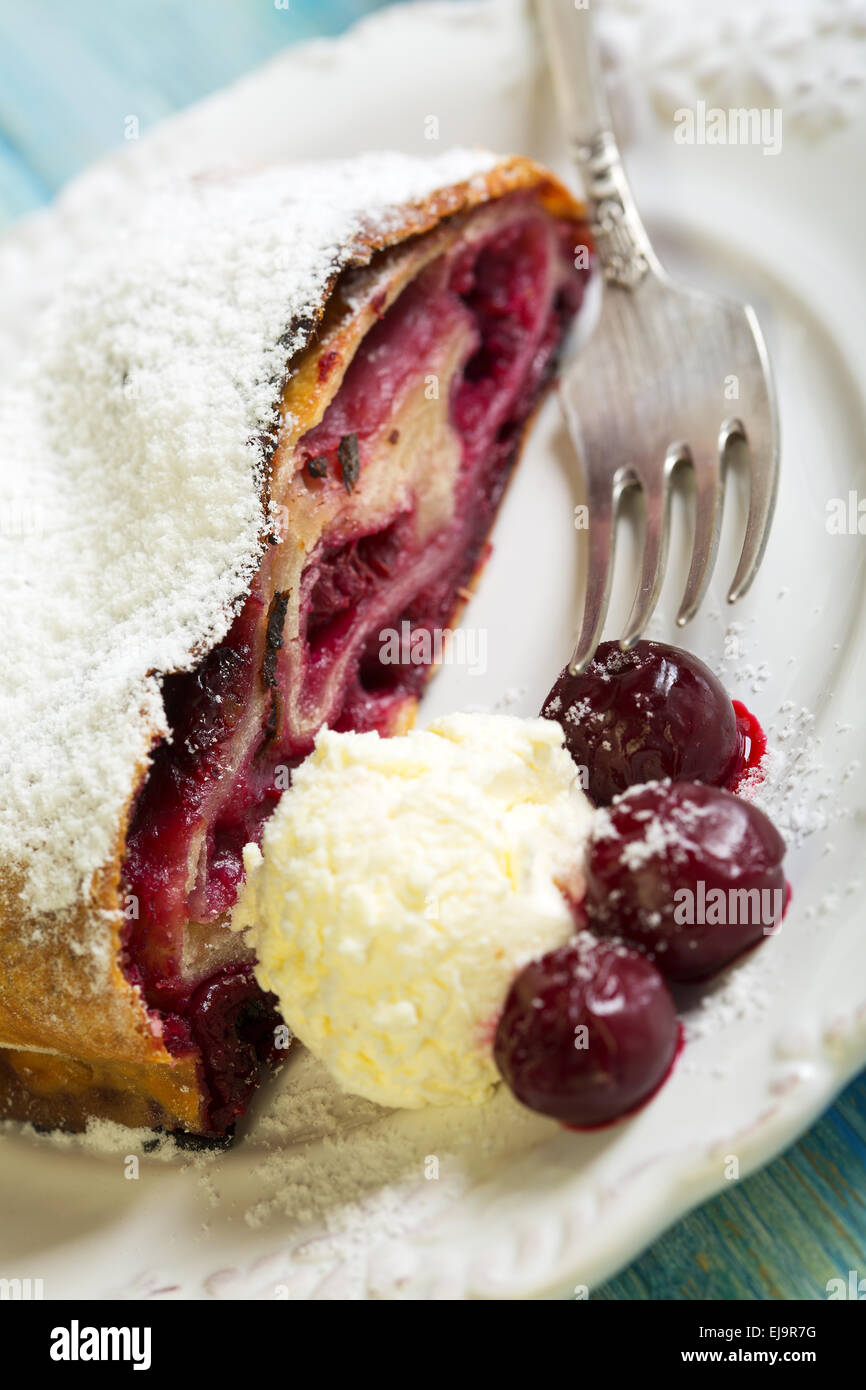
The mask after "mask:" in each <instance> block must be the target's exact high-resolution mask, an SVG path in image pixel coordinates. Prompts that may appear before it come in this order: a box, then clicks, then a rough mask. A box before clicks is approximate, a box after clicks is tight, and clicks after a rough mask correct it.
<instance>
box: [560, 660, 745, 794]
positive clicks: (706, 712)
mask: <svg viewBox="0 0 866 1390" xmlns="http://www.w3.org/2000/svg"><path fill="white" fill-rule="evenodd" d="M541 713H542V714H543V715H544V717H545V718H546V719H557V720H559V722H560V723H561V724H562V727H563V729H564V730H565V742H566V746H567V748H568V751H569V753H570V754H571V756H572V758H573V759H574V761H575V762H576V763H577V765H578V767H579V768H585V769H586V772H585V774H584V783H585V786H586V790H587V791H588V793H589V796H590V797H591V799H592V800H593V801H594V802H595V804H596V805H597V806H607V805H609V803H610V802H611V801H612V800H613V798H614V797H615V796H617V795H619V793H620V792H624V791H627V790H628V788H629V787H633V786H635V785H636V784H637V783H638V782H655V781H660V780H662V779H663V778H665V777H672V778H674V779H675V780H676V781H682V782H708V783H710V784H711V785H712V786H716V787H732V786H733V785H734V783H735V782H736V780H737V778H738V776H739V774H740V772H741V771H742V769H743V766H744V763H745V755H744V742H745V741H744V737H743V732H742V729H741V728H740V726H739V725H738V722H737V715H736V712H735V710H734V707H733V705H732V704H731V701H730V699H729V697H728V695H727V694H726V692H725V690H724V688H723V686H722V685H721V683H720V682H719V681H718V680H717V679H716V677H715V676H714V675H713V673H712V671H711V670H710V669H709V667H708V666H705V665H704V663H703V662H702V661H699V660H698V658H697V657H696V656H692V655H691V653H690V652H683V651H680V650H679V649H678V648H677V647H669V646H666V645H665V643H663V642H638V643H637V645H636V646H635V647H633V648H632V650H631V651H628V652H623V651H620V648H619V646H618V644H617V643H616V642H603V643H602V644H601V646H600V647H599V648H598V651H597V652H596V654H595V656H594V658H593V660H592V662H591V663H590V665H589V666H588V667H587V669H586V671H584V672H583V674H582V675H580V676H572V675H569V671H568V667H566V668H565V670H564V671H563V672H562V673H561V675H560V677H559V679H558V680H557V681H556V684H555V685H554V687H553V689H552V690H551V692H550V694H549V695H548V697H547V699H546V700H545V702H544V707H543V709H542V711H541Z"/></svg>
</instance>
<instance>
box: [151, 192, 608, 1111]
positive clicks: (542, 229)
mask: <svg viewBox="0 0 866 1390" xmlns="http://www.w3.org/2000/svg"><path fill="white" fill-rule="evenodd" d="M501 206H503V208H504V213H505V215H504V216H503V217H501V218H500V219H499V221H495V220H494V221H491V222H490V223H489V224H488V225H487V226H486V227H485V228H484V230H483V231H482V232H481V233H480V234H478V235H476V236H474V237H472V236H469V237H466V238H464V239H463V240H462V241H457V242H456V243H455V245H454V246H453V247H452V248H451V250H449V251H448V252H446V253H445V254H442V255H440V256H439V257H437V258H436V259H435V260H433V261H432V262H430V263H429V264H428V265H427V266H426V267H425V268H424V269H423V270H421V271H420V273H419V274H418V275H417V276H416V277H415V279H414V280H413V281H411V283H410V284H409V285H408V286H407V287H406V288H405V289H404V290H403V291H402V293H400V295H399V296H398V298H397V299H396V300H395V302H394V303H393V304H392V306H391V307H390V308H389V309H388V310H387V311H386V312H385V314H384V316H383V317H382V318H381V320H380V322H379V323H377V324H376V325H375V327H374V328H372V329H371V330H370V331H369V332H368V334H367V335H366V337H365V338H364V340H363V342H362V344H361V346H360V347H359V349H358V351H357V353H356V354H355V357H354V358H353V360H352V362H351V363H350V365H349V367H348V369H347V370H346V373H345V376H344V378H343V380H342V382H341V384H340V387H339V390H338V392H337V394H336V395H335V396H334V398H333V399H332V401H331V403H330V405H329V406H328V408H327V410H326V411H325V414H324V416H323V417H322V420H321V421H320V423H319V424H318V425H317V426H316V427H315V428H314V429H312V430H310V431H309V432H308V434H307V435H306V436H305V437H304V438H303V439H302V440H301V441H300V443H299V444H298V445H297V446H296V451H295V456H294V462H295V465H296V473H295V475H294V476H295V479H296V480H298V479H300V480H301V483H302V485H303V487H304V488H305V489H307V495H308V496H309V494H310V493H312V494H315V495H317V496H320V497H321V499H322V502H323V505H326V506H331V507H332V508H333V516H334V521H333V522H332V524H331V525H330V526H328V527H326V529H325V530H324V532H323V533H322V535H321V539H320V540H319V541H318V543H317V544H316V546H315V548H314V549H313V551H312V553H311V554H310V555H309V556H308V558H307V562H306V565H305V567H304V569H303V572H302V573H301V577H300V582H299V584H297V585H292V584H291V583H287V585H286V587H285V588H282V587H281V585H280V568H279V566H280V558H279V553H278V552H279V549H280V548H279V547H278V548H277V552H276V554H275V552H271V553H270V554H269V555H268V556H266V557H265V560H264V561H263V565H262V568H261V570H260V572H259V575H258V576H257V577H256V579H255V580H254V582H253V585H252V588H251V592H250V594H249V596H248V598H247V600H246V602H245V604H244V606H243V608H242V610H241V612H240V613H239V614H238V616H237V618H236V619H235V620H234V622H233V624H232V627H231V629H230V630H229V632H228V633H227V635H226V637H225V638H224V640H223V641H222V642H221V643H220V644H219V646H217V647H215V648H214V649H213V650H212V651H210V652H209V653H208V654H207V656H205V657H204V658H203V660H202V661H201V662H200V664H199V665H198V666H197V667H196V669H195V670H194V671H191V672H187V673H181V674H176V675H169V676H167V677H166V678H165V680H164V685H163V691H164V698H165V705H166V711H167V716H168V721H169V725H170V727H171V738H170V739H167V740H165V741H164V742H163V743H162V744H160V745H159V746H158V747H157V748H156V749H155V750H154V754H153V759H152V766H151V769H150V772H149V775H148V777H147V779H146V781H145V783H144V785H143V787H142V790H141V792H140V794H139V797H138V800H137V803H136V807H135V810H134V815H133V819H132V824H131V827H130V830H129V834H128V837H127V853H126V860H125V866H124V879H125V888H126V891H127V892H128V893H129V894H132V895H133V901H134V902H135V903H136V904H137V912H138V915H137V917H136V918H135V919H134V920H132V921H131V922H130V924H129V928H128V932H127V938H126V943H125V944H126V968H127V972H128V974H129V977H130V979H132V980H133V981H134V982H135V983H136V984H138V985H139V986H140V987H141V989H142V991H143V994H144V997H145V999H146V1001H147V1004H148V1005H149V1006H150V1008H151V1009H153V1010H155V1011H157V1013H158V1015H159V1022H160V1023H161V1026H162V1029H163V1037H164V1038H165V1040H166V1043H167V1045H168V1046H170V1050H172V1051H173V1052H174V1053H175V1054H178V1053H182V1052H189V1051H191V1050H197V1052H198V1053H199V1056H200V1067H201V1073H202V1076H203V1080H204V1082H205V1086H206V1090H207V1094H208V1097H209V1101H208V1114H207V1129H208V1132H212V1133H214V1134H218V1133H221V1132H223V1131H224V1130H225V1128H226V1127H227V1126H228V1125H230V1124H231V1123H232V1121H233V1120H234V1119H235V1118H236V1117H237V1116H238V1115H240V1114H241V1113H242V1112H243V1110H244V1108H245V1106H246V1103H247V1101H248V1098H249V1095H250V1093H251V1091H252V1089H253V1088H254V1086H255V1084H256V1076H257V1071H258V1067H259V1064H260V1062H261V1061H262V1060H269V1059H272V1055H273V1054H272V1049H271V1041H272V1037H273V1028H274V1026H275V1024H276V1022H278V1016H277V1015H276V1013H275V1012H274V1001H273V1000H272V999H270V998H266V997H265V996H264V995H262V994H261V992H260V991H258V988H257V986H256V984H255V981H254V979H253V977H252V972H251V964H250V962H249V961H248V959H247V958H245V957H243V955H242V954H240V953H242V946H241V944H240V942H239V941H238V940H237V939H236V938H233V937H232V938H229V940H230V942H231V945H230V946H229V947H228V948H226V947H225V946H224V945H223V946H221V945H220V941H221V940H222V941H223V942H224V941H225V940H226V938H227V933H226V930H225V927H224V925H223V923H224V920H225V915H226V914H227V913H228V912H229V910H230V909H231V907H232V905H233V904H234V901H235V899H236V896H237V892H238V888H239V886H240V883H241V881H242V878H243V864H242V858H241V854H242V849H243V846H244V845H245V844H246V843H248V842H249V841H254V842H257V843H258V842H259V841H260V840H261V835H262V829H263V826H264V823H265V821H266V820H267V818H268V816H269V815H270V813H271V812H272V811H273V809H274V807H275V806H276V804H277V802H278V800H279V797H280V795H281V794H282V792H283V791H284V790H285V789H286V786H287V785H288V783H289V780H290V777H291V773H292V770H293V769H294V767H296V766H297V765H298V763H299V762H301V761H302V759H303V758H304V757H305V756H306V755H307V753H308V752H309V751H310V748H311V747H312V743H313V740H314V737H315V734H316V732H317V731H318V729H319V728H320V727H321V725H322V724H324V723H327V724H328V725H329V726H330V727H332V728H336V729H375V730H378V731H380V732H382V733H387V732H389V731H390V730H391V729H392V728H393V726H394V721H395V717H396V715H397V714H398V713H399V711H400V709H401V707H402V705H403V704H404V702H405V701H406V700H407V698H410V697H415V696H417V695H418V693H419V692H420V689H421V687H422V686H423V684H424V681H425V680H426V678H427V676H428V674H429V664H430V658H429V656H428V657H427V658H426V659H418V658H417V656H416V657H412V658H411V659H410V660H408V661H404V660H402V659H401V660H399V661H397V662H394V661H389V660H385V659H384V658H383V650H382V638H381V633H382V631H383V629H386V628H387V629H389V630H395V631H397V632H399V633H400V634H401V635H402V634H404V633H405V632H407V631H408V633H409V634H410V638H413V637H414V636H415V635H416V634H418V633H421V634H424V633H426V634H428V635H431V634H434V633H436V632H441V631H444V630H446V629H447V628H448V626H449V624H450V622H451V621H452V618H453V614H454V612H455V610H456V609H457V608H458V606H459V603H460V600H461V598H462V597H463V596H464V589H465V586H466V585H467V584H468V583H469V582H470V581H471V579H472V578H473V575H474V573H475V571H476V569H477V567H478V564H479V561H480V559H481V558H482V556H483V552H484V546H485V540H486V537H487V533H488V531H489V528H490V525H491V522H492V519H493V515H494V513H495V510H496V507H497V504H498V502H499V500H500V498H501V496H502V492H503V490H504V488H505V485H506V482H507V480H508V476H509V473H510V471H511V467H512V465H513V462H514V459H515V456H516V451H517V447H518V443H519V440H520V436H521V431H522V429H523V427H524V425H525V423H526V421H527V419H528V417H529V415H530V414H531V411H532V409H533V407H534V405H535V403H536V401H537V400H538V397H539V394H540V392H541V390H542V389H543V387H544V385H545V384H546V383H547V381H548V380H549V378H550V377H551V375H552V373H553V371H554V369H555V365H556V358H557V353H558V350H559V348H560V346H561V344H562V341H563V338H564V336H565V334H566V332H567V330H568V328H569V326H570V323H571V320H572V318H573V316H574V314H575V313H576V311H577V309H578V308H579V306H580V303H581V300H582V297H583V289H584V283H585V280H586V272H585V271H583V270H575V269H574V265H573V259H572V256H573V246H574V244H575V241H576V240H579V239H580V238H579V236H578V235H577V233H578V231H579V229H576V228H575V227H574V226H573V225H571V224H564V223H563V224H560V223H557V222H556V221H554V220H553V219H552V218H551V217H550V216H548V215H547V214H545V213H543V212H542V211H540V210H539V209H537V208H536V207H534V206H533V205H532V204H531V203H529V202H527V201H526V200H525V199H523V198H521V197H520V196H519V195H515V196H514V197H513V198H512V199H511V200H510V202H509V200H502V204H501ZM469 225H470V227H471V225H472V224H471V223H470V224H469ZM330 369H331V364H330V362H329V360H328V355H327V354H325V356H323V358H322V359H321V361H320V365H319V373H320V377H321V376H322V372H323V370H325V372H326V373H327V371H329V370H330ZM427 400H429V401H430V409H431V410H433V411H435V410H439V411H440V412H441V415H440V416H439V417H436V418H437V422H438V423H437V428H438V431H439V432H438V434H437V435H436V436H435V439H433V442H432V443H431V442H430V437H429V436H430V431H431V428H432V426H431V425H430V424H429V421H430V420H431V419H432V418H433V417H432V416H425V415H424V414H423V411H424V409H426V406H425V405H424V402H425V401H427ZM437 400H438V401H439V404H438V405H436V404H435V402H436V401H437ZM413 403H414V404H413ZM413 411H414V414H413ZM395 420H399V421H401V422H402V421H404V420H407V421H408V422H409V424H410V425H411V426H412V428H413V429H419V430H420V431H421V432H420V434H418V435H417V439H416V436H415V435H414V434H413V435H412V437H411V439H409V440H408V441H407V439H406V438H404V439H403V441H402V444H401V439H400V430H399V429H398V428H396V427H394V428H391V425H392V422H393V421H395ZM418 422H420V424H419V423H418ZM425 430H426V431H427V433H426V434H425V433H424V431H425ZM410 446H411V447H410ZM422 446H423V449H429V450H431V451H432V452H430V468H429V472H430V474H431V476H430V477H427V478H425V477H421V478H420V479H419V478H418V477H415V476H414V475H412V479H413V480H412V482H411V485H410V484H409V483H406V484H405V485H403V484H401V482H400V478H401V477H402V476H403V475H402V474H400V470H399V469H394V470H391V471H392V472H395V473H397V474H398V475H399V476H398V477H397V478H396V479H390V478H389V479H388V481H389V483H390V484H391V486H390V489H389V492H388V498H390V502H387V501H386V503H385V504H384V505H383V506H382V507H380V508H378V509H376V508H371V509H370V512H369V515H370V516H372V517H373V519H372V520H369V521H364V520H360V519H359V518H363V517H364V516H366V515H367V514H368V513H366V512H365V511H364V509H363V508H360V509H359V508H353V507H352V505H351V503H352V501H353V500H354V499H353V497H352V495H353V493H354V492H355V491H356V489H357V490H358V492H359V496H360V497H362V498H365V497H366V493H365V489H364V483H365V470H366V469H368V468H369V467H370V466H371V463H372V461H373V459H374V458H376V459H377V461H379V460H381V456H382V454H383V453H384V454H385V456H386V458H385V463H384V464H380V469H379V470H378V471H377V475H376V476H377V477H378V476H379V473H380V472H381V471H382V469H384V471H385V473H386V474H387V472H388V470H387V466H386V465H387V451H388V449H390V448H393V449H394V450H395V451H399V450H400V449H401V447H402V448H403V449H404V451H405V456H406V458H407V459H408V461H409V463H411V461H412V459H413V458H417V457H419V454H418V449H422ZM437 448H438V449H440V450H444V452H443V453H441V454H437V453H436V449H437ZM449 451H450V453H449ZM420 456H423V457H424V458H426V457H427V453H423V450H422V455H420ZM449 469H450V472H449V471H448V470H449ZM407 476H408V475H407ZM442 478H444V479H445V484H446V486H445V496H444V499H443V496H442V495H441V489H440V493H439V494H437V493H436V490H435V488H434V486H433V484H435V483H436V482H437V480H440V479H442ZM370 485H371V486H372V485H373V480H372V478H371V479H370ZM340 498H342V499H343V505H341V506H338V505H337V502H338V500H339V499H340ZM278 500H281V501H282V500H285V501H287V502H288V503H289V505H290V506H291V500H292V499H291V497H289V498H285V499H284V498H280V499H278ZM293 588H294V589H295V590H296V592H295V593H294V594H293V592H292V589H293ZM292 602H294V603H295V604H297V605H298V607H297V629H298V636H297V637H295V638H292V639H291V640H286V639H285V635H284V631H285V628H286V614H287V612H289V605H290V604H291V603H292ZM410 647H411V648H412V649H413V650H414V651H416V652H417V650H418V648H417V646H415V644H414V643H412V642H410ZM435 649H436V648H435V644H433V643H431V644H430V645H429V647H428V648H427V649H426V650H428V651H435ZM422 650H424V649H422ZM190 923H193V924H197V926H196V929H195V930H196V932H200V931H202V930H203V931H204V933H205V947H204V948H201V949H199V950H198V952H197V953H195V952H193V953H192V955H191V953H190V948H189V938H190V935H191V932H192V929H191V928H190V927H189V925H188V924H190ZM207 924H213V926H212V927H211V929H210V935H209V936H208V934H207ZM226 949H228V951H229V955H230V958H229V959H228V960H224V959H222V958H221V957H220V951H221V950H222V951H225V950H226Z"/></svg>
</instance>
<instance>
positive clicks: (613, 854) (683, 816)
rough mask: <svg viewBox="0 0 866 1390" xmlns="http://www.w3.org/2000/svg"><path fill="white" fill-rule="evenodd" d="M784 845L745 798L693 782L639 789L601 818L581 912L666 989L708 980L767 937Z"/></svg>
mask: <svg viewBox="0 0 866 1390" xmlns="http://www.w3.org/2000/svg"><path fill="white" fill-rule="evenodd" d="M784 855H785V843H784V841H783V839H782V837H781V835H780V834H779V832H778V830H777V829H776V827H775V826H774V825H773V823H772V821H771V820H769V819H768V817H767V816H765V815H764V813H763V811H759V810H758V808H757V807H756V806H752V805H750V804H749V802H747V801H743V800H742V798H741V797H738V796H732V795H731V794H730V792H725V791H720V790H719V789H718V788H716V787H707V786H703V785H701V784H700V783H698V782H691V783H690V782H667V783H664V784H662V785H653V786H648V787H635V788H634V789H633V790H632V791H630V792H628V793H627V794H626V795H625V796H621V797H619V798H618V799H617V800H616V801H615V802H614V803H613V805H612V806H610V807H608V808H607V810H605V811H600V812H599V813H598V815H597V818H596V822H595V827H594V829H593V834H592V839H591V842H590V846H589V852H588V855H587V868H586V877H587V888H586V900H585V904H584V906H585V910H586V913H587V916H588V919H589V924H590V926H591V928H592V930H593V931H597V932H600V933H602V934H605V935H612V936H617V937H625V939H626V940H627V941H630V942H632V943H633V944H634V945H637V946H641V947H642V948H643V949H644V950H645V951H646V952H647V953H648V954H649V955H650V956H651V957H652V959H653V960H654V961H655V963H656V965H657V966H658V967H659V969H660V970H661V971H663V973H664V974H665V975H666V976H667V977H668V979H670V980H698V979H701V978H703V977H704V976H706V975H711V974H713V973H715V971H717V970H721V968H722V967H723V966H725V965H727V964H728V963H729V962H730V961H732V960H733V959H734V958H735V957H736V956H739V955H740V954H741V953H742V952H743V951H745V950H747V948H748V947H749V946H753V945H754V944H755V943H756V942H757V941H760V940H762V938H763V937H764V935H765V934H768V933H770V932H772V930H773V928H774V926H775V925H777V924H778V922H779V921H780V920H781V917H782V913H783V911H784V908H785V898H786V886H785V875H784V871H783V869H782V860H783V858H784Z"/></svg>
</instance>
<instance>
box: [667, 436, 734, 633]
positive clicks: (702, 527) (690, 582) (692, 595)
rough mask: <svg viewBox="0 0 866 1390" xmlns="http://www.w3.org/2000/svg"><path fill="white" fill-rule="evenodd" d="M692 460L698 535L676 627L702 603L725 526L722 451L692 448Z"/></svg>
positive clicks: (682, 625)
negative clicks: (704, 450) (720, 453)
mask: <svg viewBox="0 0 866 1390" xmlns="http://www.w3.org/2000/svg"><path fill="white" fill-rule="evenodd" d="M720 447H721V444H720ZM692 464H693V467H694V474H695V487H696V489H697V498H696V507H695V538H694V543H693V545H692V561H691V565H690V566H689V577H688V579H687V580H686V587H685V591H684V593H683V601H682V603H681V604H680V611H679V613H678V614H677V627H685V625H686V623H688V622H691V620H692V618H693V617H694V616H695V613H696V612H697V611H698V608H699V607H700V605H701V602H702V600H703V597H704V594H705V593H706V589H707V585H708V584H709V582H710V578H711V577H712V573H713V568H714V566H715V563H716V554H717V552H718V548H719V532H720V531H721V528H722V497H723V493H724V484H723V481H722V470H721V464H720V459H719V455H718V454H710V453H709V452H707V453H701V454H699V455H697V456H696V455H695V454H694V452H693V453H692Z"/></svg>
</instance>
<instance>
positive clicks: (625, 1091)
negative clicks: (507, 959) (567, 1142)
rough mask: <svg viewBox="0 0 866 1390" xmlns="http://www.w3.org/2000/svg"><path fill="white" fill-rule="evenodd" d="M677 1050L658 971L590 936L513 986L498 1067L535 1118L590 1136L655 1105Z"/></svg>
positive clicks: (499, 1032)
mask: <svg viewBox="0 0 866 1390" xmlns="http://www.w3.org/2000/svg"><path fill="white" fill-rule="evenodd" d="M678 1040H679V1025H678V1024H677V1019H676V1014H675V1012H674V1004H673V1000H672V999H671V995H670V992H669V990H668V987H667V985H666V984H665V981H664V979H663V978H662V976H661V975H660V974H659V972H658V970H656V968H655V966H654V965H653V964H652V963H651V962H650V961H649V960H647V958H646V956H644V955H642V954H641V953H640V952H638V951H633V950H630V949H628V948H627V947H625V946H623V945H620V944H614V943H612V942H606V941H595V940H593V939H592V938H591V937H590V936H589V934H588V933H587V932H582V933H581V934H580V935H579V936H578V937H576V938H575V940H574V941H573V942H570V943H569V944H568V945H567V946H561V947H559V949H558V950H555V951H550V952H548V954H547V955H545V956H542V957H541V959H540V960H536V961H532V962H530V964H529V965H527V966H525V967H524V969H523V970H521V972H520V974H519V975H518V976H517V978H516V979H515V980H514V982H513V984H512V986H511V990H510V991H509V994H508V998H507V999H506V1002H505V1008H504V1009H503V1011H502V1015H501V1017H500V1019H499V1024H498V1027H497V1029H496V1038H495V1042H494V1058H495V1060H496V1065H497V1067H498V1068H499V1071H500V1072H501V1074H502V1077H503V1079H504V1080H505V1082H506V1084H507V1085H508V1086H509V1088H510V1089H511V1091H512V1092H513V1093H514V1095H515V1096H516V1097H517V1099H518V1100H519V1101H522V1103H523V1104H524V1105H526V1106H528V1107H529V1109H530V1110H536V1111H538V1112H539V1113H540V1114H542V1115H549V1116H550V1117H551V1118H552V1119H555V1120H560V1121H561V1122H562V1123H563V1124H567V1125H572V1126H574V1127H576V1128H579V1129H587V1128H593V1127H595V1126H597V1125H602V1124H608V1123H610V1121H612V1120H616V1119H620V1118H621V1117H622V1116H623V1115H626V1114H628V1113H629V1112H630V1111H632V1110H635V1109H636V1108H637V1107H638V1106H639V1105H641V1104H643V1102H644V1101H646V1100H649V1098H650V1096H651V1095H652V1094H653V1092H654V1091H656V1090H657V1089H658V1087H659V1086H660V1085H661V1083H662V1081H663V1080H664V1079H665V1077H666V1076H667V1074H668V1072H669V1071H670V1068H671V1066H672V1064H673V1060H674V1057H675V1056H676V1052H677V1046H678Z"/></svg>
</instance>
